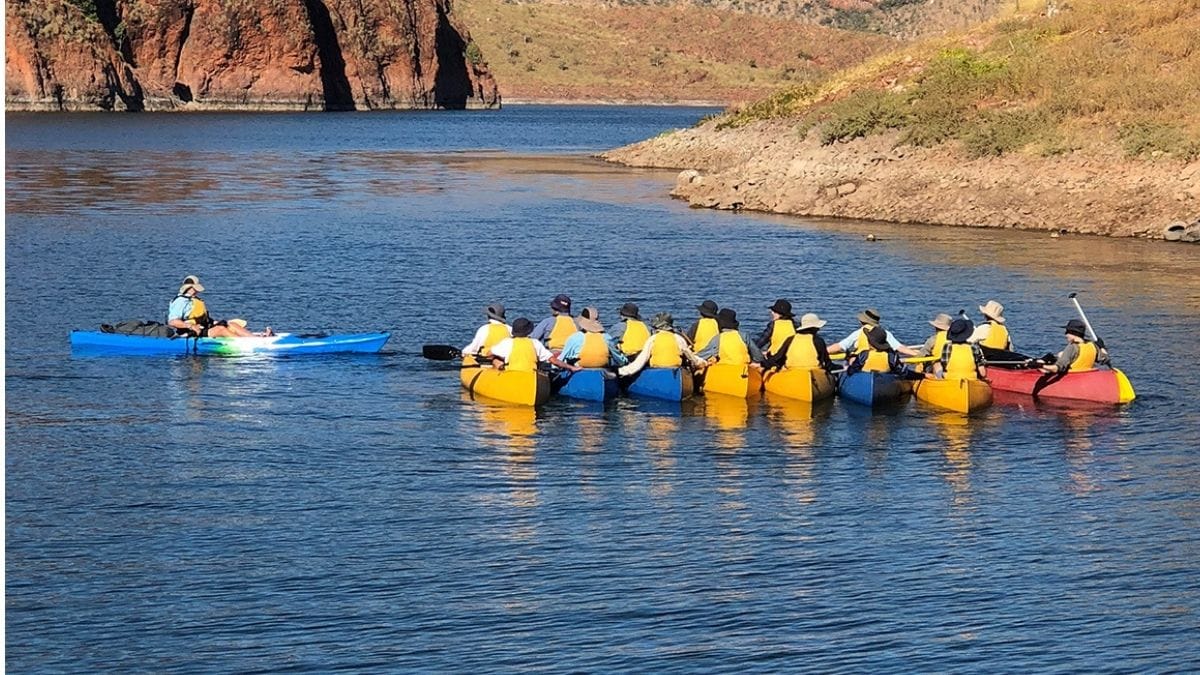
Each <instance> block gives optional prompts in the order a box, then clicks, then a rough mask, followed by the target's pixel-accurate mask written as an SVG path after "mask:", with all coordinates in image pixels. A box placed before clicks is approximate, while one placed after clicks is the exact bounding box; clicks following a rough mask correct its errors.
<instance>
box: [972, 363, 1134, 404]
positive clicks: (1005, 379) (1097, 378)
mask: <svg viewBox="0 0 1200 675" xmlns="http://www.w3.org/2000/svg"><path fill="white" fill-rule="evenodd" d="M1043 375H1045V373H1043V372H1042V371H1040V370H1037V369H1036V368H1029V369H1023V370H1009V369H1005V368H988V382H991V384H992V388H993V389H995V390H997V391H1011V392H1015V393H1018V394H1028V395H1033V390H1034V388H1035V387H1036V386H1037V384H1038V380H1040V379H1041V378H1042V376H1043ZM1049 377H1050V381H1051V382H1050V384H1048V385H1046V386H1044V387H1042V388H1041V389H1038V391H1037V395H1038V398H1056V399H1067V400H1072V401H1091V402H1093V403H1108V404H1111V405H1118V404H1121V403H1129V402H1130V401H1132V400H1133V399H1134V393H1133V385H1132V384H1130V383H1129V378H1128V377H1125V373H1123V372H1121V371H1120V370H1118V369H1116V368H1113V369H1111V370H1108V369H1098V370H1085V371H1081V372H1077V373H1067V374H1066V375H1064V376H1063V377H1061V378H1059V379H1057V380H1055V379H1054V376H1049Z"/></svg>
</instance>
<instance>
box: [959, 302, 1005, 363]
mask: <svg viewBox="0 0 1200 675" xmlns="http://www.w3.org/2000/svg"><path fill="white" fill-rule="evenodd" d="M979 312H980V313H981V314H983V322H982V323H980V324H979V325H978V326H976V327H975V332H973V333H972V334H971V339H970V340H969V342H974V343H976V344H978V345H979V346H980V347H985V348H987V349H992V350H996V351H1005V352H1011V351H1014V349H1013V343H1012V338H1011V337H1010V336H1009V334H1008V326H1006V325H1005V324H1006V323H1007V322H1006V321H1005V319H1004V305H1002V304H1000V303H998V302H996V301H995V300H988V301H987V304H984V305H980V306H979Z"/></svg>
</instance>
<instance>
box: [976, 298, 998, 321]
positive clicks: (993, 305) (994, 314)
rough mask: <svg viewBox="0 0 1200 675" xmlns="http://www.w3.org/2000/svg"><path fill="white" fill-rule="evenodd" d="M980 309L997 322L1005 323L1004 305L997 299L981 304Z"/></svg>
mask: <svg viewBox="0 0 1200 675" xmlns="http://www.w3.org/2000/svg"><path fill="white" fill-rule="evenodd" d="M979 311H980V312H982V313H983V315H984V316H986V317H987V318H989V319H991V320H992V321H995V322H996V323H1004V305H1002V304H1000V303H998V302H996V301H995V300H988V301H987V304H985V305H980V306H979Z"/></svg>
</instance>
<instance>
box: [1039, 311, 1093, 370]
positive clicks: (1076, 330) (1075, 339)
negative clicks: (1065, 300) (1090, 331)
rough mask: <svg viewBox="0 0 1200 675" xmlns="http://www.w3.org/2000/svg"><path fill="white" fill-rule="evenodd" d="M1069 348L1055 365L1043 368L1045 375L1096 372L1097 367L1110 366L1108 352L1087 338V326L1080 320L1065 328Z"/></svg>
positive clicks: (1056, 359)
mask: <svg viewBox="0 0 1200 675" xmlns="http://www.w3.org/2000/svg"><path fill="white" fill-rule="evenodd" d="M1063 329H1064V331H1065V333H1066V339H1067V346H1066V347H1064V348H1063V350H1062V351H1061V352H1059V353H1058V356H1057V357H1056V358H1055V359H1054V363H1047V364H1045V365H1043V366H1042V372H1045V373H1062V374H1066V373H1068V372H1071V373H1080V372H1086V371H1089V370H1095V369H1096V366H1103V365H1109V359H1108V350H1107V349H1105V348H1104V345H1103V344H1097V343H1096V342H1093V341H1091V340H1089V339H1088V338H1087V326H1086V325H1085V324H1084V323H1083V322H1082V321H1080V320H1079V319H1071V320H1070V321H1068V322H1067V325H1065V326H1063Z"/></svg>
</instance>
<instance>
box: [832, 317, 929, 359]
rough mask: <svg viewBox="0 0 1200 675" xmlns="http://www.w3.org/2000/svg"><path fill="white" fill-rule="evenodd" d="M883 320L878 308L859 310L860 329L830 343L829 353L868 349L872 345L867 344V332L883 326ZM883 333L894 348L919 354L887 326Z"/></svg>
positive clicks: (901, 351) (903, 352)
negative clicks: (897, 337) (903, 343)
mask: <svg viewBox="0 0 1200 675" xmlns="http://www.w3.org/2000/svg"><path fill="white" fill-rule="evenodd" d="M882 320H883V315H881V314H880V313H879V310H877V309H874V308H867V309H864V310H863V311H861V312H859V313H858V323H859V324H860V325H859V328H858V330H855V331H854V332H852V333H850V334H849V335H847V336H846V337H844V338H842V340H841V341H840V342H837V343H835V344H832V345H829V353H830V354H842V353H845V354H851V355H853V354H856V353H858V352H861V351H866V350H867V349H869V348H870V345H868V344H867V333H868V332H871V330H872V329H874V328H883V326H882V325H880V321H882ZM882 335H884V336H885V337H886V338H887V341H888V345H890V346H891V348H892V349H893V350H895V351H897V352H899V353H901V354H904V355H905V356H919V353H918V352H917V350H915V349H910V348H908V347H906V346H904V345H902V344H900V341H899V340H897V339H896V336H895V335H892V332H891V331H889V330H887V329H886V328H884V329H883V333H882Z"/></svg>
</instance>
